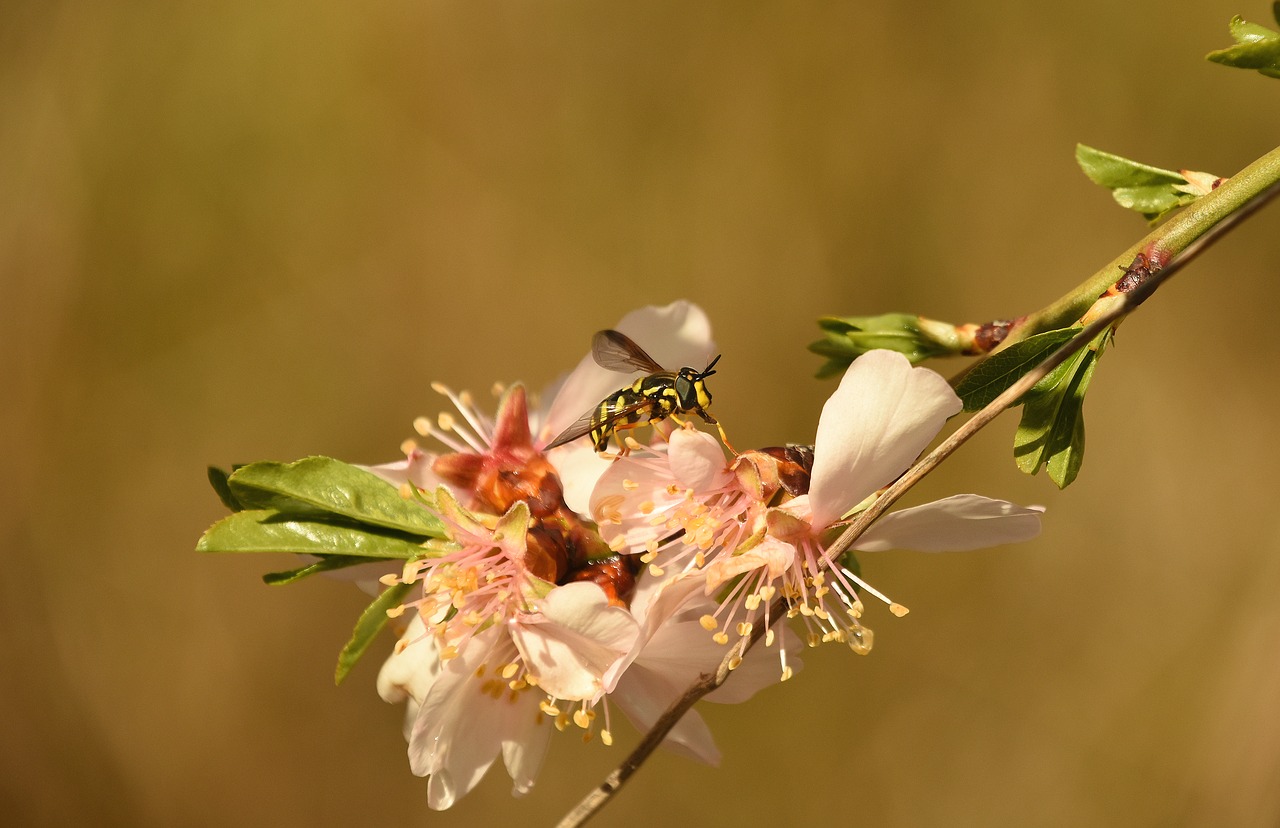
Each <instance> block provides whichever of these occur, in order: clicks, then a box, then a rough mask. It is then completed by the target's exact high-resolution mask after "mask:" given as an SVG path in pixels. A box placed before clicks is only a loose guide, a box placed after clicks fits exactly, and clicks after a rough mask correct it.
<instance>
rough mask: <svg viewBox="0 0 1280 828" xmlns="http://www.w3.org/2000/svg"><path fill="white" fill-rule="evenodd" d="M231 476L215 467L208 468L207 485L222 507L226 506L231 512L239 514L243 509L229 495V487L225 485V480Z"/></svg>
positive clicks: (242, 506)
mask: <svg viewBox="0 0 1280 828" xmlns="http://www.w3.org/2000/svg"><path fill="white" fill-rule="evenodd" d="M230 476H231V475H230V474H228V473H227V472H226V471H224V470H223V469H220V468H218V467H217V466H210V467H209V485H210V486H212V487H213V490H214V491H215V492H216V493H217V495H218V499H219V500H221V501H222V505H223V506H226V507H227V508H228V509H230V510H231V511H233V512H239V511H241V510H243V509H244V504H243V503H241V502H240V501H239V500H238V499H237V498H236V496H235V495H234V494H232V493H231V486H230V485H229V484H228V483H227V478H228V477H230Z"/></svg>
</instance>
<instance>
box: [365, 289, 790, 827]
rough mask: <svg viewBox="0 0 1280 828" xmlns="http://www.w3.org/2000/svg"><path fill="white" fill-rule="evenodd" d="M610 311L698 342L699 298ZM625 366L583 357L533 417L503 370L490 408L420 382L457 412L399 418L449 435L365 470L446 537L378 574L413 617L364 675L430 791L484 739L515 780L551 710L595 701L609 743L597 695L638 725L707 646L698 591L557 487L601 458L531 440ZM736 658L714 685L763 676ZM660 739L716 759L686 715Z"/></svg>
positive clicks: (555, 720)
mask: <svg viewBox="0 0 1280 828" xmlns="http://www.w3.org/2000/svg"><path fill="white" fill-rule="evenodd" d="M619 328H620V329H623V330H629V331H630V333H631V334H632V335H634V336H636V337H637V338H639V339H642V340H643V341H645V342H646V343H649V342H653V343H656V344H655V346H654V351H655V353H656V354H658V355H659V356H657V357H656V358H659V359H665V360H671V361H672V363H673V364H675V363H680V364H683V363H685V362H690V363H693V362H698V360H701V359H703V358H704V357H705V356H706V353H708V352H710V351H711V350H713V348H714V344H713V343H712V342H711V340H710V331H709V325H708V323H707V321H706V316H705V314H703V313H702V311H701V310H700V309H699V308H697V307H696V306H693V305H690V304H688V303H683V302H678V303H674V304H672V305H669V306H667V307H665V308H645V309H642V310H640V311H636V312H634V313H632V314H629V315H628V316H626V317H624V318H623V320H622V321H621V322H620V323H619ZM627 380H628V377H627V375H623V374H618V373H617V372H613V371H606V370H605V369H603V368H600V367H599V366H597V365H595V364H594V362H592V361H591V358H590V356H588V357H587V358H586V359H585V360H584V362H583V363H582V364H580V365H579V366H578V369H576V370H575V371H574V372H573V373H572V374H570V375H569V377H568V378H567V379H566V380H565V381H564V382H563V383H562V384H561V385H560V386H559V389H558V392H557V394H556V395H555V398H554V400H553V402H552V404H551V406H550V408H549V410H548V413H547V414H546V416H542V415H540V414H536V413H535V414H531V413H530V412H529V410H528V405H527V399H526V395H525V393H524V390H523V388H521V387H520V386H514V387H512V388H511V389H509V390H507V391H506V393H505V394H504V396H503V398H502V401H501V403H500V405H499V410H498V414H497V415H496V417H494V418H493V419H489V418H488V417H486V416H485V415H484V414H483V413H482V412H481V411H479V409H478V408H477V407H476V406H475V404H474V401H473V400H472V399H471V398H470V396H469V395H467V394H465V393H460V394H455V393H454V392H453V391H451V390H449V389H448V388H445V387H443V386H434V387H435V388H436V390H437V391H439V392H440V393H442V394H445V395H446V396H447V397H449V399H450V400H451V401H452V402H453V404H454V406H455V408H456V410H457V412H458V416H457V417H454V416H451V415H442V416H441V417H440V418H438V419H437V420H436V421H434V422H433V421H428V420H425V419H419V420H418V421H417V422H415V428H416V430H417V431H418V432H419V434H421V435H422V436H424V437H431V438H435V439H437V440H438V441H440V442H441V443H442V444H443V445H444V446H445V448H446V449H448V451H445V452H443V453H439V454H436V453H432V452H429V451H425V450H423V449H422V448H421V447H420V446H419V445H418V444H417V443H416V441H409V442H407V443H406V444H405V445H404V446H403V447H402V448H403V449H404V451H405V454H406V457H405V459H404V460H402V461H399V462H397V463H389V464H385V465H382V466H374V467H371V468H370V469H369V470H370V471H372V472H374V473H375V474H378V475H379V476H381V477H383V478H384V479H386V480H388V481H389V482H391V483H393V484H395V485H397V486H399V487H400V488H401V492H402V494H403V495H404V496H406V497H411V498H416V499H418V500H419V501H421V502H422V503H423V505H424V507H425V508H429V509H430V510H431V511H433V512H434V513H435V514H436V515H437V516H438V517H439V518H440V519H441V521H442V523H443V524H444V526H445V530H446V534H447V536H448V538H449V539H450V541H451V543H449V544H445V545H442V546H440V547H436V548H435V549H433V550H432V552H431V553H429V555H428V556H427V557H422V558H415V559H413V560H411V561H408V562H407V563H406V564H405V565H404V567H403V570H402V571H401V572H399V573H398V574H395V575H390V576H385V577H384V578H383V579H382V580H383V583H384V584H388V585H392V584H403V585H410V586H413V587H415V588H416V589H420V591H419V592H418V593H417V597H415V598H413V599H412V600H409V601H407V602H406V603H405V604H404V605H402V606H401V607H400V608H399V609H398V610H396V611H395V613H397V614H399V613H403V612H406V611H412V616H411V618H410V621H409V624H408V628H407V630H406V631H405V633H404V635H403V636H402V638H401V639H400V641H399V642H398V643H397V645H396V649H395V653H394V654H393V655H392V656H391V657H390V658H389V659H388V660H387V662H386V664H385V665H384V666H383V670H382V672H381V674H380V676H379V682H378V686H379V692H380V693H381V695H382V696H383V698H384V699H386V700H387V701H392V702H397V701H405V702H406V703H407V705H408V708H407V712H406V714H407V720H406V728H405V736H406V739H407V740H408V742H409V758H410V766H411V768H412V770H413V771H414V773H416V774H418V775H422V776H427V777H429V779H428V802H429V804H430V805H431V807H433V808H448V807H450V806H451V805H452V804H453V803H454V802H456V800H457V799H458V798H459V797H461V796H463V795H465V794H466V793H467V792H468V791H469V790H471V788H472V787H474V786H475V785H476V784H477V783H478V781H479V780H480V779H481V778H482V777H483V775H484V773H485V772H486V771H487V770H488V768H489V767H490V766H491V765H492V764H493V762H494V761H495V760H496V759H497V757H498V755H499V754H501V755H502V757H503V761H504V764H505V766H506V769H507V771H508V773H509V774H510V775H511V778H512V780H513V783H514V787H513V792H514V793H516V794H521V793H524V792H525V791H527V790H528V789H529V788H530V787H531V786H532V785H533V781H534V778H535V776H536V773H537V770H538V767H539V766H540V763H541V759H542V756H543V755H544V754H545V751H546V746H547V740H548V736H549V733H550V728H551V726H553V725H554V726H555V727H557V728H558V729H562V730H563V729H566V728H567V727H568V726H569V724H574V725H576V726H578V727H579V728H581V729H582V730H583V731H584V736H585V737H590V736H591V735H592V734H593V733H595V732H596V718H597V708H598V707H599V708H602V709H603V712H604V726H603V727H601V728H600V735H601V738H602V740H603V741H604V742H606V743H609V742H611V740H612V736H611V731H610V727H609V722H608V720H609V703H610V700H612V701H615V702H616V703H617V705H618V707H619V708H621V709H622V711H623V712H624V713H626V714H627V715H628V716H629V717H631V718H632V719H633V720H634V721H636V722H637V723H638V724H639V725H640V726H642V727H647V726H648V725H650V724H652V722H653V721H654V720H655V719H656V718H657V716H658V715H659V714H660V713H661V712H662V710H664V709H665V708H666V707H667V706H668V705H669V704H670V703H671V702H672V701H674V699H675V698H676V697H677V696H678V694H679V692H682V691H683V689H684V688H685V687H687V685H688V683H689V682H690V681H692V680H693V679H694V678H696V676H697V675H699V674H700V673H701V672H705V671H707V670H712V669H714V668H715V666H716V664H718V663H719V661H720V658H721V657H722V654H720V653H719V652H717V651H716V648H713V647H709V646H708V644H709V643H710V642H708V640H707V638H706V635H705V632H704V631H702V629H701V627H700V626H699V623H698V619H699V618H700V617H701V616H702V615H704V614H705V613H706V612H707V611H708V610H709V609H711V608H713V606H714V604H713V603H710V602H709V601H708V599H706V598H705V596H703V595H701V593H700V592H697V593H695V592H691V591H690V590H688V589H686V588H683V586H681V587H680V588H674V587H673V588H671V589H666V588H664V586H663V584H662V583H660V581H659V579H658V578H657V577H656V576H654V575H652V574H651V575H648V576H646V577H645V578H644V579H642V581H641V584H640V587H641V588H640V589H637V584H636V577H635V575H636V573H635V570H634V568H633V567H631V566H630V565H629V563H628V562H627V560H626V559H624V558H622V557H620V556H619V555H618V554H617V553H616V552H615V551H614V550H613V549H611V548H610V547H609V546H608V545H607V544H606V543H605V541H604V540H603V539H602V538H601V536H600V535H599V533H598V531H597V528H596V526H595V524H594V523H592V522H591V521H589V520H587V519H585V518H584V517H583V516H582V515H581V514H579V513H578V512H577V511H575V510H574V509H573V508H571V507H570V505H569V504H568V503H567V502H566V501H567V500H568V499H569V498H570V497H571V494H570V492H571V490H576V491H577V492H579V493H581V492H589V491H590V490H591V488H592V487H594V485H595V481H596V479H597V478H598V477H599V475H600V474H601V473H602V472H603V471H604V470H605V469H607V468H608V467H609V461H608V460H607V459H603V458H600V457H597V456H596V455H595V454H594V452H588V453H587V454H585V455H584V454H582V453H581V452H580V451H579V450H578V447H577V446H568V445H566V446H563V447H561V448H558V449H556V450H555V451H553V452H550V453H548V454H544V453H543V452H542V451H541V450H540V448H539V447H540V446H541V445H545V444H546V443H547V442H549V440H550V439H551V436H554V435H555V434H557V433H558V431H559V429H561V428H563V423H564V422H565V421H566V419H570V418H571V419H576V418H577V417H578V416H580V415H581V413H582V411H581V407H582V406H583V405H584V403H583V402H582V401H583V400H590V401H591V402H590V403H585V405H588V406H590V405H594V404H596V403H597V402H598V400H599V399H600V398H601V397H602V396H604V395H605V394H607V393H609V391H610V390H613V389H616V388H617V387H618V386H619V385H620V384H623V383H625V382H626V381H627ZM535 433H536V434H537V435H538V436H537V437H536V438H535V436H534V435H535ZM548 435H551V436H548ZM704 436H705V435H704ZM707 439H712V438H710V437H708V438H707ZM581 442H582V443H583V444H585V445H586V446H587V448H588V449H589V448H590V444H589V443H588V442H586V441H581ZM713 442H714V441H713ZM553 461H554V462H553ZM744 674H745V677H744V678H743V679H742V680H741V681H740V682H739V683H738V684H737V685H736V686H735V688H734V690H733V691H732V693H729V692H725V693H722V694H721V697H722V700H731V701H738V700H742V699H745V698H747V697H748V696H750V695H751V693H753V692H754V691H755V690H756V689H758V688H759V687H760V686H762V685H763V684H765V683H768V682H769V681H772V680H775V678H776V677H775V676H774V675H772V674H770V673H760V672H759V671H756V672H755V674H752V670H750V669H747V670H744ZM669 744H670V745H672V746H673V747H675V748H676V749H679V750H682V751H684V752H686V753H688V754H690V755H692V756H695V757H697V758H700V759H703V760H704V761H715V760H716V759H718V753H717V752H716V750H715V746H714V743H713V742H712V741H711V738H710V734H709V732H708V731H707V729H706V726H705V725H704V724H703V723H702V722H701V719H699V718H698V717H696V716H689V717H687V718H686V721H685V722H684V723H682V725H681V727H680V728H678V729H677V730H676V731H675V732H674V733H673V734H671V736H670V737H669Z"/></svg>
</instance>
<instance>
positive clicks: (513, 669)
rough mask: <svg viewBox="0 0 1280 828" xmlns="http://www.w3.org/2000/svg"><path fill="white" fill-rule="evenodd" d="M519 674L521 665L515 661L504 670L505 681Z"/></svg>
mask: <svg viewBox="0 0 1280 828" xmlns="http://www.w3.org/2000/svg"><path fill="white" fill-rule="evenodd" d="M518 672H520V665H519V664H517V663H516V662H514V661H513V662H511V663H510V664H508V665H507V666H505V667H503V668H502V677H503V678H504V679H509V678H511V677H512V676H514V675H515V674H516V673H518Z"/></svg>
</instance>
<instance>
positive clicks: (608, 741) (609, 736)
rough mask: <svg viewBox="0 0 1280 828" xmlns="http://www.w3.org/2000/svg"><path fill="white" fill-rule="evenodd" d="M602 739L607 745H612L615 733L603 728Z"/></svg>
mask: <svg viewBox="0 0 1280 828" xmlns="http://www.w3.org/2000/svg"><path fill="white" fill-rule="evenodd" d="M600 741H601V742H604V745H605V747H610V746H611V745H613V734H612V733H611V732H609V731H608V730H601V731H600Z"/></svg>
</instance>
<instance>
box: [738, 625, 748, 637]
mask: <svg viewBox="0 0 1280 828" xmlns="http://www.w3.org/2000/svg"><path fill="white" fill-rule="evenodd" d="M737 630H738V635H740V636H742V637H743V638H746V637H747V636H749V635H751V622H749V621H739V622H738V627H737Z"/></svg>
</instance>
